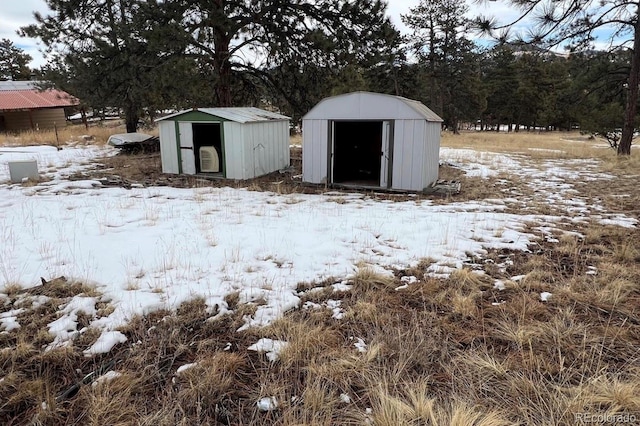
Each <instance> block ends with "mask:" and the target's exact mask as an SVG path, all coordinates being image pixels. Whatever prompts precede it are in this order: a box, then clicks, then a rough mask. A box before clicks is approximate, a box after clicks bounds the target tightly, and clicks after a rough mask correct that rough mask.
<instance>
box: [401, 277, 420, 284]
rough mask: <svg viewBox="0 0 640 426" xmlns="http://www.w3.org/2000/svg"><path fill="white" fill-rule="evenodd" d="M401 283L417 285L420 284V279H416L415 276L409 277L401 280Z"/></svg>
mask: <svg viewBox="0 0 640 426" xmlns="http://www.w3.org/2000/svg"><path fill="white" fill-rule="evenodd" d="M400 281H401V282H403V283H407V284H415V283H417V282H418V278H416V277H414V276H413V275H408V276H404V277H402V278H400Z"/></svg>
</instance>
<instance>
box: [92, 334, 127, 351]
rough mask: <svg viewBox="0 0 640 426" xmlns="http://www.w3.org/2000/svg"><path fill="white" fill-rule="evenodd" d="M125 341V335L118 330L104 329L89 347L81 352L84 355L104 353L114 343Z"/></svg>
mask: <svg viewBox="0 0 640 426" xmlns="http://www.w3.org/2000/svg"><path fill="white" fill-rule="evenodd" d="M126 341H127V337H126V336H125V335H124V334H122V333H120V332H119V331H105V332H103V333H102V334H101V335H100V337H98V340H96V342H95V343H94V344H93V345H91V347H90V348H88V349H85V350H84V351H82V353H84V356H93V355H96V354H106V353H108V352H109V351H111V349H113V347H114V346H115V345H117V344H119V343H124V342H126Z"/></svg>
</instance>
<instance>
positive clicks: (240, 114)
mask: <svg viewBox="0 0 640 426" xmlns="http://www.w3.org/2000/svg"><path fill="white" fill-rule="evenodd" d="M212 112H216V113H219V115H212ZM221 116H224V117H221ZM156 121H157V122H159V125H160V146H161V156H162V160H163V172H166V173H174V171H173V170H175V173H185V174H193V173H195V171H196V164H195V156H194V152H193V151H192V150H190V149H184V148H186V147H193V131H192V126H193V124H194V123H216V122H217V123H221V128H222V151H223V152H222V159H223V163H224V164H223V165H222V166H223V171H224V177H226V178H228V179H239V180H245V179H251V178H254V177H256V176H261V175H264V174H267V173H271V172H274V171H276V170H279V169H282V168H284V167H287V166H288V165H289V161H290V159H289V121H288V117H285V116H282V115H279V114H275V113H271V112H268V111H263V110H260V109H257V108H201V109H199V110H189V111H183V112H181V113H176V114H173V115H170V116H167V117H163V118H161V119H158V120H156ZM172 127H173V133H172V131H171V128H172ZM178 128H179V131H178ZM178 145H181V146H182V149H179V148H178ZM164 151H167V152H166V154H165V152H164ZM181 158H182V159H181ZM165 163H166V164H165ZM174 164H175V166H174ZM165 166H166V170H171V171H165ZM174 167H175V168H174Z"/></svg>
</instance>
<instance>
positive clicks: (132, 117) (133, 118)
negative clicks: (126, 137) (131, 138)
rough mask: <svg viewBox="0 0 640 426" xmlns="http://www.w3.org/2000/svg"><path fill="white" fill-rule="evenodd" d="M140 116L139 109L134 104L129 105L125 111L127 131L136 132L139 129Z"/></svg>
mask: <svg viewBox="0 0 640 426" xmlns="http://www.w3.org/2000/svg"><path fill="white" fill-rule="evenodd" d="M139 120H140V116H139V114H138V110H137V109H136V108H135V107H134V106H131V105H129V106H127V107H126V108H125V113H124V121H125V125H126V127H127V133H135V132H136V131H138V121H139Z"/></svg>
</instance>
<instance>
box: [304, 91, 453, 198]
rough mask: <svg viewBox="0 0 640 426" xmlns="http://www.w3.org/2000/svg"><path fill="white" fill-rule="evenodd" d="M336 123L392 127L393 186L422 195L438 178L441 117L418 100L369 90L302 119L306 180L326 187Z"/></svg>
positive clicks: (327, 101)
mask: <svg viewBox="0 0 640 426" xmlns="http://www.w3.org/2000/svg"><path fill="white" fill-rule="evenodd" d="M335 120H354V121H355V120H380V121H391V122H393V123H394V125H393V129H394V130H393V138H392V139H393V153H392V172H391V175H392V177H391V188H392V189H397V190H410V191H422V190H423V189H425V188H427V187H428V186H430V185H431V184H432V183H434V182H435V181H436V180H437V179H438V164H439V153H440V126H441V124H440V123H441V122H442V119H441V118H440V117H438V116H437V115H436V114H435V113H433V111H431V110H430V109H429V108H427V107H426V106H424V105H423V104H422V103H420V102H418V101H413V100H410V99H406V98H402V97H399V96H391V95H384V94H377V93H369V92H355V93H349V94H345V95H339V96H335V97H332V98H327V99H325V100H323V101H321V102H320V103H319V104H318V105H316V106H315V107H314V108H313V109H312V110H311V111H310V112H309V113H308V114H307V115H305V116H304V118H303V133H302V156H303V158H302V174H303V181H304V182H309V183H316V184H319V183H325V182H326V181H327V172H328V165H327V162H328V161H330V160H329V144H330V143H331V141H330V137H331V136H330V131H329V128H330V125H331V123H332V122H333V121H335Z"/></svg>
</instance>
